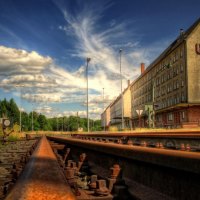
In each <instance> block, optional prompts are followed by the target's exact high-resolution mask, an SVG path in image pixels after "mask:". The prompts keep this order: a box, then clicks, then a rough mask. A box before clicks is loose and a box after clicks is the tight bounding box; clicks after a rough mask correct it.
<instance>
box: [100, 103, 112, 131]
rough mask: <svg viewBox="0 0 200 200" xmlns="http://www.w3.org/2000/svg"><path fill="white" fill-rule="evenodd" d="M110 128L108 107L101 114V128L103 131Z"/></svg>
mask: <svg viewBox="0 0 200 200" xmlns="http://www.w3.org/2000/svg"><path fill="white" fill-rule="evenodd" d="M109 126H110V106H108V107H107V108H106V109H105V110H104V112H103V113H102V114H101V127H102V129H103V130H104V128H105V130H108V129H109Z"/></svg>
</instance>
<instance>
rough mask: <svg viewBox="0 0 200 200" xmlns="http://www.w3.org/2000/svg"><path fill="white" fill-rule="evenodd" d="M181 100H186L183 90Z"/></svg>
mask: <svg viewBox="0 0 200 200" xmlns="http://www.w3.org/2000/svg"><path fill="white" fill-rule="evenodd" d="M181 101H182V102H184V101H185V95H184V93H183V92H182V93H181Z"/></svg>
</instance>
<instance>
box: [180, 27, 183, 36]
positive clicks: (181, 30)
mask: <svg viewBox="0 0 200 200" xmlns="http://www.w3.org/2000/svg"><path fill="white" fill-rule="evenodd" d="M183 34H184V31H183V29H182V28H181V29H180V36H183Z"/></svg>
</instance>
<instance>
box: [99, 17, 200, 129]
mask: <svg viewBox="0 0 200 200" xmlns="http://www.w3.org/2000/svg"><path fill="white" fill-rule="evenodd" d="M125 96H126V97H125ZM129 98H130V99H129ZM123 99H125V100H124V104H123V105H124V116H125V117H124V119H125V127H130V128H131V127H138V126H142V127H148V126H150V124H152V122H153V124H154V125H155V127H195V126H199V125H200V19H198V20H197V21H196V22H195V23H194V24H193V25H192V26H191V27H189V28H188V30H186V31H183V30H180V35H179V36H178V37H177V39H175V41H173V42H172V43H171V44H170V45H169V47H167V48H166V49H165V50H164V51H163V52H162V53H161V55H159V56H158V57H157V58H156V59H155V60H154V61H153V62H152V63H151V64H150V65H149V66H148V67H147V68H146V69H145V65H144V63H142V64H141V74H140V76H139V77H138V78H137V79H136V80H134V81H133V82H132V83H131V84H130V83H129V85H128V87H127V88H126V89H125V90H124V92H123ZM108 108H109V109H110V110H108V111H107V112H108V113H110V118H108V117H107V119H109V120H110V122H108V121H107V122H106V123H107V127H109V126H112V125H117V127H118V128H120V124H121V115H122V108H121V95H119V96H118V97H117V98H116V99H115V100H114V101H113V102H112V103H111V104H110V105H109V106H108V107H107V109H108ZM138 111H142V112H141V116H140V117H139V116H138ZM108 113H107V115H108ZM102 120H104V119H102ZM108 124H109V125H108Z"/></svg>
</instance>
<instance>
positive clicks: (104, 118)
mask: <svg viewBox="0 0 200 200" xmlns="http://www.w3.org/2000/svg"><path fill="white" fill-rule="evenodd" d="M104 108H105V106H104V88H103V113H104V115H103V121H104V122H103V125H104V126H103V129H104V132H105V131H106V111H104Z"/></svg>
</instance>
